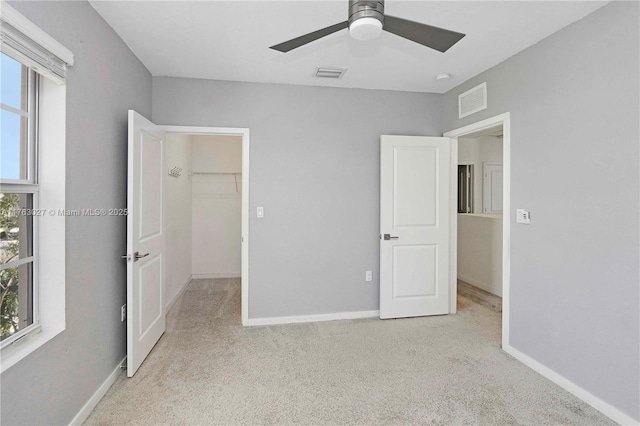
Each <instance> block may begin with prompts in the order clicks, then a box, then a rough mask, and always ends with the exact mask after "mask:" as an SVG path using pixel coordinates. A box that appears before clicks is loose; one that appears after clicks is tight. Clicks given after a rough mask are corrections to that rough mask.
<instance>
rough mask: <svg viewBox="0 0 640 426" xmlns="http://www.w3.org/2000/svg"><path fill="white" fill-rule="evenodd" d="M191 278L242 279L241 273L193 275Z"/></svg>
mask: <svg viewBox="0 0 640 426" xmlns="http://www.w3.org/2000/svg"><path fill="white" fill-rule="evenodd" d="M191 277H192V278H193V279H194V280H210V279H216V278H240V277H242V273H241V272H216V273H213V274H193V275H191Z"/></svg>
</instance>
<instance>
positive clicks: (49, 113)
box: [0, 2, 73, 373]
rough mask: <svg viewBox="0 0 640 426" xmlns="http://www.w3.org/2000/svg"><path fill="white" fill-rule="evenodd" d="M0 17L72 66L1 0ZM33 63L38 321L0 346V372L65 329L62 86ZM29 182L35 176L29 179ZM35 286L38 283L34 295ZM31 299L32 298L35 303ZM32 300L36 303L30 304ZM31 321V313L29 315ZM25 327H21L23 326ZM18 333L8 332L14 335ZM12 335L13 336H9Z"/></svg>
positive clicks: (60, 80)
mask: <svg viewBox="0 0 640 426" xmlns="http://www.w3.org/2000/svg"><path fill="white" fill-rule="evenodd" d="M0 18H1V19H2V21H3V22H8V23H10V24H11V26H13V27H14V28H16V29H17V30H19V31H20V32H21V33H22V34H24V35H25V36H26V37H28V38H29V39H30V42H33V43H37V45H38V46H40V47H42V48H44V49H46V50H47V51H48V52H50V53H52V54H54V55H56V56H57V57H58V58H62V59H63V60H64V61H65V62H66V65H67V66H69V65H73V54H72V53H71V52H70V51H69V50H67V49H66V48H65V47H64V46H62V45H61V44H59V43H58V42H57V41H56V40H54V39H53V38H51V37H50V36H48V35H47V34H46V33H44V32H43V31H42V30H41V29H40V28H38V27H37V26H36V25H35V24H33V23H32V22H31V21H29V20H28V19H27V18H25V17H24V16H22V15H21V14H20V13H18V12H17V11H16V10H15V9H13V8H12V7H11V6H9V5H7V4H6V3H5V2H2V8H0ZM2 51H3V52H5V53H7V54H9V56H12V57H14V58H15V59H17V60H18V61H19V62H22V63H23V64H25V65H27V66H30V65H32V64H29V63H27V62H26V61H23V60H20V58H16V56H15V55H12V54H10V53H11V52H9V51H5V46H4V45H3V46H2ZM31 67H32V68H34V69H35V70H36V71H38V73H39V74H40V75H39V76H38V79H39V87H38V117H37V123H38V135H37V136H38V141H37V144H36V147H37V148H36V149H37V152H36V153H35V154H36V157H37V159H38V161H37V163H35V164H34V167H35V173H37V175H34V176H37V178H38V180H37V184H38V187H37V189H38V191H37V196H34V208H36V204H35V203H36V202H37V203H38V204H37V206H38V207H39V208H40V209H46V212H54V214H48V213H47V214H45V215H43V216H39V217H38V219H39V220H38V222H39V223H38V226H37V230H35V231H34V236H33V237H34V241H33V247H34V253H35V250H36V249H37V259H38V265H37V267H36V265H34V280H36V279H37V280H38V285H37V286H34V312H35V311H37V312H38V319H39V321H38V325H37V326H36V327H34V328H33V329H31V331H30V332H28V333H26V334H25V335H24V336H22V337H21V338H16V339H14V341H13V342H11V343H10V344H7V345H3V347H2V348H1V349H0V351H1V352H0V355H1V356H0V371H1V372H2V373H4V371H6V370H7V369H9V368H10V367H12V366H13V365H15V364H16V363H18V362H19V361H20V360H22V359H24V358H25V357H26V356H28V355H29V354H30V353H32V352H33V351H35V350H36V349H38V348H39V347H40V346H42V345H44V344H45V343H46V342H48V341H49V340H51V339H52V338H54V337H55V336H56V335H58V334H59V333H61V332H62V331H63V330H64V329H65V312H66V309H65V222H66V218H65V216H64V214H60V212H63V211H64V210H65V206H66V203H65V184H66V167H65V158H66V149H65V137H66V135H65V127H66V85H65V84H64V83H65V81H64V79H63V78H61V77H60V76H59V75H57V76H56V75H52V74H50V73H47V72H46V70H44V69H42V68H36V67H33V66H31ZM34 183H35V181H34ZM0 185H1V186H2V188H1V189H2V191H3V192H10V190H9V189H10V188H11V189H16V187H17V186H18V185H17V184H16V183H15V182H13V183H12V182H8V181H5V182H3V183H1V184H0ZM35 287H38V290H37V294H35V292H36V290H35ZM36 301H37V302H36ZM35 303H37V306H36V305H35ZM34 323H35V318H34ZM25 330H26V328H25ZM17 334H18V333H16V334H14V336H15V335H17ZM12 337H13V336H12Z"/></svg>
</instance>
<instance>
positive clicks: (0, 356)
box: [0, 328, 64, 373]
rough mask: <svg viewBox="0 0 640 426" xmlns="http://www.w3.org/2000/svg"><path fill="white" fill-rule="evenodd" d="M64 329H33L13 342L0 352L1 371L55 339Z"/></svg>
mask: <svg viewBox="0 0 640 426" xmlns="http://www.w3.org/2000/svg"><path fill="white" fill-rule="evenodd" d="M62 330H64V329H63V328H61V329H56V330H42V329H40V330H33V331H32V332H31V333H29V334H27V335H26V336H25V337H23V338H22V339H20V340H18V341H16V342H15V343H12V344H11V345H9V346H7V347H6V348H2V352H0V372H1V373H4V372H5V371H7V370H8V369H9V368H11V367H12V366H14V365H15V364H17V363H18V362H20V360H22V359H23V358H25V357H27V355H29V354H30V353H31V352H33V351H35V350H36V349H38V348H39V347H40V346H42V345H44V344H45V343H47V342H48V341H49V340H51V339H53V338H54V337H55V336H57V335H58V334H60V332H61V331H62Z"/></svg>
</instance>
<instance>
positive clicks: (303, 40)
mask: <svg viewBox="0 0 640 426" xmlns="http://www.w3.org/2000/svg"><path fill="white" fill-rule="evenodd" d="M348 26H349V21H344V22H340V23H339V24H335V25H331V26H330V27H327V28H323V29H321V30H318V31H314V32H312V33H309V34H305V35H303V36H300V37H296V38H294V39H292V40H289V41H285V42H284V43H280V44H276V45H275V46H271V47H270V48H269V49H273V50H277V51H280V52H283V53H284V52H288V51H290V50H293V49H295V48H296V47H300V46H303V45H305V44H307V43H311V42H312V41H316V40H318V39H319V38H322V37H324V36H328V35H329V34H333V33H335V32H336V31H340V30H342V29H345V28H347V27H348Z"/></svg>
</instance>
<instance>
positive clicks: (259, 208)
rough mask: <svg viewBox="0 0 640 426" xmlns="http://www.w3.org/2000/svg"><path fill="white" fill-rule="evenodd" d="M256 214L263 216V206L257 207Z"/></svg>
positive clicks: (259, 216)
mask: <svg viewBox="0 0 640 426" xmlns="http://www.w3.org/2000/svg"><path fill="white" fill-rule="evenodd" d="M256 216H257V217H258V218H262V217H264V207H258V208H257V210H256Z"/></svg>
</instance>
